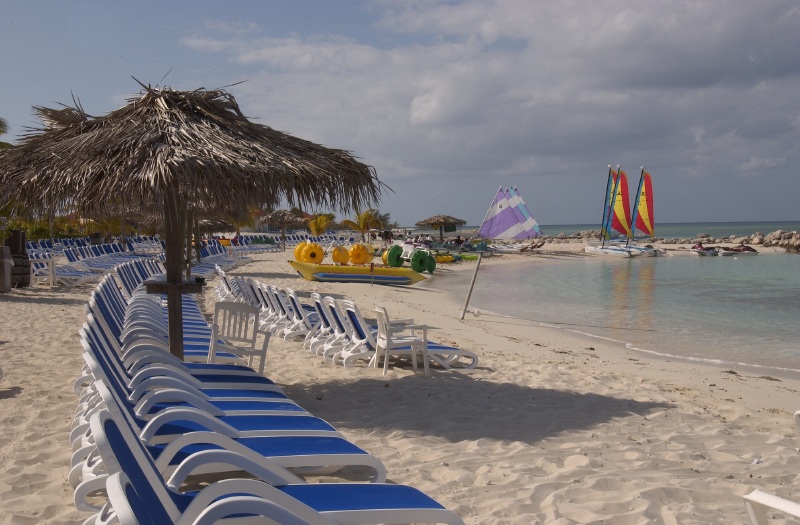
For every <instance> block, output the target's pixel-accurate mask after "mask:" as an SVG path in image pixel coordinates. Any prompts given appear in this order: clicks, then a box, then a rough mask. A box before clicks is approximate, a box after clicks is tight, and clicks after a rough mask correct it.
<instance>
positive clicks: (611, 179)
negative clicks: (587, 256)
mask: <svg viewBox="0 0 800 525" xmlns="http://www.w3.org/2000/svg"><path fill="white" fill-rule="evenodd" d="M629 206H630V205H629V200H628V176H627V175H626V173H625V172H624V171H622V169H621V168H620V167H619V166H617V169H616V170H615V169H614V168H612V167H611V166H609V167H608V180H607V182H606V197H605V199H604V200H603V220H602V222H601V223H600V237H601V239H600V241H592V242H589V243H588V244H587V245H586V247H585V248H584V250H585V251H586V253H591V254H597V255H614V256H618V257H631V256H633V255H639V254H638V253H636V252H633V251H631V250H629V249H628V248H627V247H626V246H625V245H620V243H619V242H612V241H611V240H610V239H611V230H614V231H616V232H617V233H620V234H624V235H625V238H626V239H627V238H630V237H632V236H633V233H632V232H631V226H630V225H631V221H630V219H629V217H630V207H629Z"/></svg>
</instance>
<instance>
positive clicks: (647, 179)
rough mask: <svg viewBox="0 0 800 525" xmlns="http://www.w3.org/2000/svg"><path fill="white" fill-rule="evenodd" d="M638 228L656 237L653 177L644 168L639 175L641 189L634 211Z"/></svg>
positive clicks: (635, 223)
mask: <svg viewBox="0 0 800 525" xmlns="http://www.w3.org/2000/svg"><path fill="white" fill-rule="evenodd" d="M633 218H634V225H635V227H636V229H638V230H639V231H640V232H642V233H644V234H645V235H647V236H648V237H655V231H656V229H655V217H654V216H653V179H652V177H651V176H650V174H649V173H647V172H646V171H644V168H642V175H641V177H639V191H638V192H637V194H636V205H635V206H634V211H633Z"/></svg>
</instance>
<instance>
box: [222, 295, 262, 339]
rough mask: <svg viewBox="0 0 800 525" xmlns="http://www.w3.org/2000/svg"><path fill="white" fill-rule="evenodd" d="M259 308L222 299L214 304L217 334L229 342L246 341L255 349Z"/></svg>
mask: <svg viewBox="0 0 800 525" xmlns="http://www.w3.org/2000/svg"><path fill="white" fill-rule="evenodd" d="M258 313H259V308H258V307H256V306H253V305H251V304H247V303H235V302H232V301H220V302H218V303H216V304H215V305H214V325H216V326H217V330H218V331H217V336H218V337H221V338H222V339H223V340H224V341H225V342H227V343H245V344H248V345H250V346H251V348H253V349H255V345H256V339H257V337H258Z"/></svg>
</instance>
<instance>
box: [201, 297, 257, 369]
mask: <svg viewBox="0 0 800 525" xmlns="http://www.w3.org/2000/svg"><path fill="white" fill-rule="evenodd" d="M258 314H259V308H258V307H256V306H252V305H250V304H246V303H234V302H230V301H221V302H218V303H216V305H214V324H213V326H212V332H211V345H210V347H209V352H208V362H209V363H214V362H216V353H217V349H220V348H221V349H222V350H224V351H226V352H230V353H233V354H236V355H238V356H240V357H242V358H243V359H246V360H247V364H248V366H251V367H252V366H253V358H255V357H258V358H260V359H261V361H260V363H259V367H258V373H259V374H263V373H264V365H265V364H266V361H267V345H268V344H269V338H270V335H271V334H270V333H269V332H264V331H262V330H259V328H258ZM259 334H262V335H263V336H264V340H263V342H262V343H261V346H260V347H259V346H258V344H257V340H258V336H259ZM220 338H222V340H223V341H225V345H224V346H222V347H220V343H219V340H220Z"/></svg>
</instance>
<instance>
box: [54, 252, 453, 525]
mask: <svg viewBox="0 0 800 525" xmlns="http://www.w3.org/2000/svg"><path fill="white" fill-rule="evenodd" d="M158 271H163V268H161V267H160V266H159V264H158V263H157V262H156V261H147V262H146V261H133V262H129V263H126V264H125V265H123V267H120V268H117V270H116V272H115V273H116V275H117V276H118V277H119V276H124V277H123V278H122V279H121V280H120V285H118V284H117V281H115V280H114V278H113V276H112V275H107V276H106V277H104V279H103V281H102V282H101V283H100V284H99V285H98V286H97V288H96V289H95V290H94V291H93V293H92V295H91V297H90V300H89V302H88V304H87V321H86V323H85V324H84V326H83V328H82V330H81V344H82V346H83V349H84V354H83V357H84V361H85V367H84V371H83V374H82V375H81V377H79V378H78V379H77V380H76V382H75V391H76V393H77V394H78V395H79V398H80V401H79V406H78V410H77V411H76V416H75V419H74V421H73V431H72V433H71V435H70V440H71V443H72V448H73V451H74V452H73V457H72V468H71V471H70V475H69V482H70V484H71V485H72V486H73V487H74V489H75V503H76V505H77V507H78V508H79V509H81V510H85V511H87V512H93V513H94V514H93V515H92V516H91V517H90V518H88V519H87V520H86V522H85V523H97V524H100V523H104V524H105V523H112V522H114V521H115V520H116V521H117V522H119V523H122V524H123V525H128V524H159V525H165V524H167V525H168V524H170V523H191V524H206V523H216V522H217V521H218V520H220V519H225V518H230V519H232V520H233V521H236V522H237V523H239V522H248V523H249V522H260V523H304V524H320V525H322V524H327V525H330V524H332V523H333V524H335V523H351V524H359V523H451V524H463V521H462V520H461V519H460V518H459V517H458V516H457V515H456V514H454V513H453V512H451V511H449V510H447V509H445V508H444V507H443V506H442V505H440V504H439V503H437V502H436V501H435V500H433V499H431V498H430V497H428V496H427V495H425V494H424V493H422V492H420V491H419V490H417V489H415V488H413V487H409V486H405V485H396V484H391V483H386V482H385V480H386V469H385V467H384V466H383V464H382V463H381V462H380V461H379V460H378V459H377V458H375V457H374V456H372V455H370V454H368V453H367V452H366V451H364V450H362V449H360V448H359V447H357V446H355V445H354V444H352V443H351V442H349V441H348V440H346V439H345V438H344V437H343V436H342V435H341V434H340V433H339V432H338V431H337V430H336V429H335V428H333V427H332V426H331V425H330V424H328V423H327V422H326V421H324V420H322V419H320V418H317V417H315V416H313V415H311V414H309V413H308V412H307V411H305V410H304V409H303V408H302V407H300V406H299V405H297V404H296V403H295V402H293V401H292V400H291V399H289V398H288V397H287V396H286V395H285V394H284V393H283V391H282V389H281V388H280V387H279V386H278V385H275V384H274V383H273V382H272V381H270V380H269V379H267V378H265V377H263V375H261V374H259V373H257V372H256V371H255V370H253V369H252V368H250V367H249V366H246V365H245V364H244V363H242V362H238V363H234V362H233V361H235V360H236V359H237V357H239V356H237V354H236V353H235V352H234V353H230V352H228V350H230V349H231V348H230V346H229V345H228V344H227V343H228V342H227V341H225V340H224V339H219V340H218V338H217V336H222V335H225V329H222V328H220V327H219V326H217V327H216V328H215V326H211V325H209V324H208V323H207V322H206V320H205V317H204V316H203V314H202V312H201V311H200V309H199V307H198V305H197V303H196V301H195V300H194V298H193V297H192V296H188V295H187V296H184V298H183V311H184V320H183V323H184V339H185V341H184V344H185V351H186V356H185V358H184V361H180V360H178V359H177V358H175V357H174V356H172V355H171V354H169V353H168V352H166V351H165V350H164V348H165V344H166V332H167V329H166V318H167V315H166V309H165V305H164V299H163V297H161V296H158V295H148V294H146V293H145V292H144V290H143V288H142V286H141V285H140V284H141V281H144V280H145V279H153V278H156V277H157V274H156V273H155V272H158ZM137 278H138V279H140V284H139V285H137V284H136V280H137ZM123 281H124V282H123ZM218 304H219V305H221V306H220V307H219V308H217V309H216V310H217V311H220V310H224V309H225V308H228V305H230V306H232V307H233V309H234V310H235V309H236V308H238V307H243V308H245V309H246V308H250V309H251V310H250V311H251V312H256V311H257V310H255V309H254V307H252V306H250V305H247V304H244V303H233V302H230V301H225V302H221V303H218ZM216 317H217V318H216V319H215V321H217V323H215V325H217V324H218V323H220V322H221V319H220V318H219V314H217V316H216ZM252 321H255V318H253V319H252ZM271 335H272V334H271V332H263V333H261V334H260V337H263V338H265V342H266V340H268V339H269V337H270V336H271ZM215 346H216V348H217V352H216V355H213V352H211V351H210V349H211V348H214V347H215ZM264 348H266V346H265V345H264ZM229 357H230V359H231V362H230V363H223V362H222V361H223V360H224V359H227V358H229ZM209 361H211V362H209ZM342 469H346V470H347V472H348V475H349V476H351V477H352V476H353V475H354V473H355V474H358V473H360V474H362V476H363V477H364V479H365V481H369V482H361V483H358V482H348V481H345V480H341V482H333V483H322V482H318V483H313V482H309V481H310V476H314V475H327V476H330V475H335V474H336V473H337V472H339V471H340V470H342ZM209 475H212V476H213V477H207V476H209ZM197 487H201V488H199V489H198V488H197Z"/></svg>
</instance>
